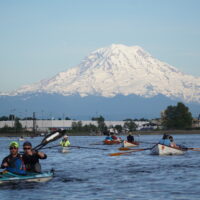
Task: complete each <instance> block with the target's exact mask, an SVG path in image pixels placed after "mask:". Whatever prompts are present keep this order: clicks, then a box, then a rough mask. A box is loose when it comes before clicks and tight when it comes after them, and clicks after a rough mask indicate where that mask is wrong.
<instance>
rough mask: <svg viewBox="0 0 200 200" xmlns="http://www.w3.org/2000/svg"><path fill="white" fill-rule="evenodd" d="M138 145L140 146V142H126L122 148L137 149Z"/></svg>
mask: <svg viewBox="0 0 200 200" xmlns="http://www.w3.org/2000/svg"><path fill="white" fill-rule="evenodd" d="M138 145H139V142H128V141H126V140H124V141H123V144H122V147H136V146H138Z"/></svg>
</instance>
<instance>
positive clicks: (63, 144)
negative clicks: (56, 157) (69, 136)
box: [60, 140, 70, 147]
mask: <svg viewBox="0 0 200 200" xmlns="http://www.w3.org/2000/svg"><path fill="white" fill-rule="evenodd" d="M60 145H61V146H62V147H68V146H69V145H70V142H69V140H67V141H61V142H60Z"/></svg>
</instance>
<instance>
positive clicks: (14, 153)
mask: <svg viewBox="0 0 200 200" xmlns="http://www.w3.org/2000/svg"><path fill="white" fill-rule="evenodd" d="M9 149H10V154H9V155H8V156H6V157H5V158H4V159H3V161H2V164H1V168H2V169H6V170H7V171H9V172H12V173H14V174H19V175H26V169H25V165H24V163H23V160H22V155H20V154H19V153H18V149H19V144H18V143H17V142H14V141H13V142H11V143H10V145H9Z"/></svg>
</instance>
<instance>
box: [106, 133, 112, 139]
mask: <svg viewBox="0 0 200 200" xmlns="http://www.w3.org/2000/svg"><path fill="white" fill-rule="evenodd" d="M105 140H113V139H112V137H111V136H110V134H108V135H107V136H106V138H105Z"/></svg>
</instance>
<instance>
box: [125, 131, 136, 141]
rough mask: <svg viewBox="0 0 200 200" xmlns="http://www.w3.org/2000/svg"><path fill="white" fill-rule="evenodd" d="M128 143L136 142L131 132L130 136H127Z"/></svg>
mask: <svg viewBox="0 0 200 200" xmlns="http://www.w3.org/2000/svg"><path fill="white" fill-rule="evenodd" d="M127 141H128V142H130V143H131V142H134V137H133V135H132V134H131V132H129V135H128V136H127Z"/></svg>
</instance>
